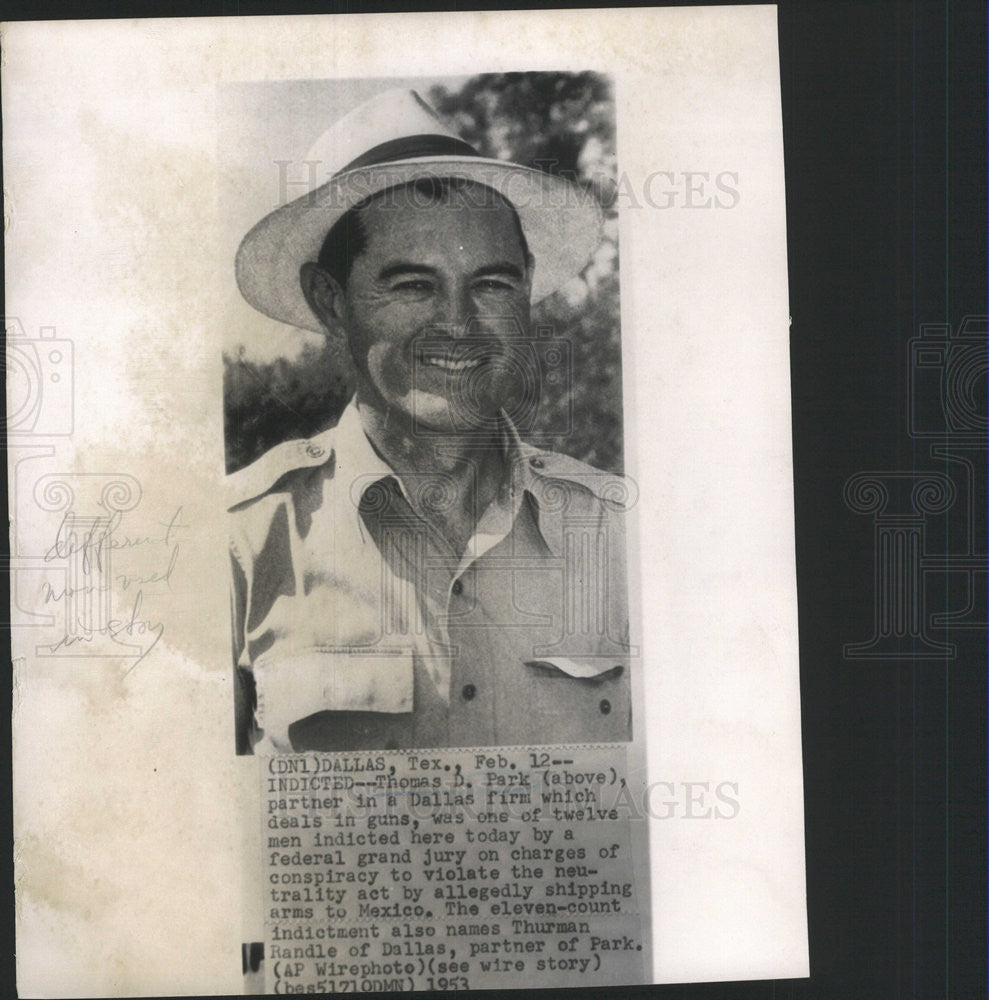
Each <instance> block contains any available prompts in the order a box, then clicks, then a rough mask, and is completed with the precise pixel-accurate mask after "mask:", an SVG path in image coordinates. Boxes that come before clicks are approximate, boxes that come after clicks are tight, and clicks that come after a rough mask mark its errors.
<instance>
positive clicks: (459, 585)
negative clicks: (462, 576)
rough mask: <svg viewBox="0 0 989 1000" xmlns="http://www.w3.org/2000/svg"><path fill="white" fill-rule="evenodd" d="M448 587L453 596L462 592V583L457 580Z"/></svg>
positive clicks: (457, 595)
mask: <svg viewBox="0 0 989 1000" xmlns="http://www.w3.org/2000/svg"><path fill="white" fill-rule="evenodd" d="M450 589H451V591H452V592H453V596H454V597H459V596H460V595H461V594H462V593H463V592H464V585H463V584H462V583H461V582H460V581H459V580H454V581H453V586H452V587H451V588H450Z"/></svg>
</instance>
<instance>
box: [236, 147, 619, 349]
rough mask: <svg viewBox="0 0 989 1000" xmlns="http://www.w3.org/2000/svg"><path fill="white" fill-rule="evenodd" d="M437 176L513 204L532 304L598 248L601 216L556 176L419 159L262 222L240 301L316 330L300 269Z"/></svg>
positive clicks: (340, 179) (453, 159)
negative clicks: (392, 199)
mask: <svg viewBox="0 0 989 1000" xmlns="http://www.w3.org/2000/svg"><path fill="white" fill-rule="evenodd" d="M439 177H463V178H466V179H468V180H471V181H474V182H475V183H478V184H483V185H485V186H486V187H489V188H493V189H494V190H495V191H497V192H499V193H500V194H501V195H502V196H503V197H504V198H505V199H507V200H508V201H509V202H511V203H512V205H513V206H514V207H515V210H516V211H517V212H518V215H519V219H520V221H521V223H522V231H523V232H524V233H525V237H526V240H527V241H528V244H529V250H530V252H531V253H532V255H533V257H534V258H535V261H536V266H535V272H534V275H533V288H532V298H533V301H534V302H538V301H539V300H540V299H543V298H545V297H546V296H547V295H549V294H551V293H552V292H554V291H556V290H557V289H558V288H560V287H562V286H563V285H564V284H566V283H567V282H568V281H569V280H570V279H571V278H574V277H575V276H576V275H578V274H579V273H580V271H581V270H582V268H583V267H584V265H585V264H586V263H587V261H588V260H589V259H590V257H591V254H592V253H593V252H594V250H595V249H596V248H597V245H598V242H599V241H600V237H601V219H602V213H601V208H600V205H599V204H598V202H597V199H596V198H594V196H593V195H592V194H590V193H589V192H587V191H584V190H581V189H580V188H577V187H576V186H575V185H573V184H571V183H570V182H569V181H568V180H566V179H564V178H562V177H556V176H554V175H552V174H547V173H545V172H544V171H541V170H533V169H531V168H530V167H523V166H520V165H518V164H514V163H505V162H502V161H501V160H491V159H486V158H483V157H473V156H445V157H420V158H416V159H410V160H400V161H395V162H392V163H381V164H376V165H374V166H368V167H361V168H358V169H356V170H350V171H346V172H344V173H341V174H338V175H336V176H335V177H333V178H331V180H329V181H328V182H327V183H326V184H324V185H322V186H321V187H319V188H316V189H315V190H313V191H312V192H310V193H308V194H305V195H303V196H302V197H301V198H296V199H295V201H292V202H289V203H288V204H287V205H283V206H282V207H281V208H278V209H276V210H275V211H274V212H272V213H271V214H270V215H266V216H265V217H264V218H263V219H262V220H261V221H260V222H259V223H258V224H257V225H256V226H254V228H253V229H251V231H250V232H249V233H248V234H247V235H246V236H245V237H244V239H243V240H242V242H241V244H240V248H239V249H238V250H237V257H236V275H237V285H238V287H239V288H240V291H241V294H242V295H243V296H244V298H245V299H246V300H247V301H248V302H249V303H250V304H251V305H252V306H253V307H254V308H255V309H257V310H258V311H259V312H261V313H264V315H266V316H270V317H271V318H272V319H276V320H280V321H281V322H283V323H288V324H290V325H292V326H296V327H300V328H301V329H305V330H317V331H318V330H319V329H320V324H319V321H318V320H317V319H316V317H315V315H314V314H313V312H312V310H311V309H310V308H309V305H308V303H307V302H306V300H305V297H304V296H303V294H302V288H301V285H300V283H299V269H300V267H301V266H302V264H304V263H305V262H306V261H315V260H316V258H317V257H318V256H319V251H320V248H321V247H322V245H323V241H324V239H325V238H326V234H327V233H328V232H329V230H330V229H331V227H332V226H333V224H334V223H335V222H336V220H337V219H338V218H340V216H341V215H343V214H344V213H345V212H346V211H347V210H348V209H351V208H353V207H354V206H355V205H357V204H358V203H359V202H361V201H363V200H364V199H365V198H367V197H369V196H370V195H372V194H375V193H377V192H379V191H383V190H385V189H386V188H392V187H396V186H398V185H402V184H407V183H409V182H410V181H415V180H419V179H421V178H439Z"/></svg>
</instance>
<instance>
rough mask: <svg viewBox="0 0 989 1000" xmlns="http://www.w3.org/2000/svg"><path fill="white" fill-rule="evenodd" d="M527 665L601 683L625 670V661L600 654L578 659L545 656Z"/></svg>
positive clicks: (530, 661)
mask: <svg viewBox="0 0 989 1000" xmlns="http://www.w3.org/2000/svg"><path fill="white" fill-rule="evenodd" d="M525 665H526V666H527V667H532V668H533V669H536V670H543V671H550V672H554V673H558V674H563V675H565V676H567V677H575V678H577V679H578V680H582V681H591V682H592V683H599V682H601V681H605V680H612V679H614V678H616V677H621V675H622V674H623V673H624V672H625V665H624V664H623V663H615V661H614V660H612V659H606V658H603V657H600V656H594V657H587V658H582V659H578V660H574V659H569V658H568V657H565V656H552V657H549V656H545V657H541V658H540V659H538V660H526V661H525Z"/></svg>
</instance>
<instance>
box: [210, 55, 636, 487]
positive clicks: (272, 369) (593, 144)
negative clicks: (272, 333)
mask: <svg viewBox="0 0 989 1000" xmlns="http://www.w3.org/2000/svg"><path fill="white" fill-rule="evenodd" d="M429 100H430V102H431V103H432V105H433V107H435V108H436V110H437V111H438V112H439V114H440V115H441V116H442V117H444V118H445V119H446V120H447V121H449V122H450V124H451V125H452V126H453V128H454V129H455V130H456V131H457V132H458V133H459V134H460V135H462V136H463V137H464V138H465V139H466V140H467V141H468V142H469V143H471V145H473V146H474V147H475V148H476V149H477V150H478V151H479V152H480V153H481V154H482V155H483V156H489V157H493V158H495V159H501V160H511V161H513V162H516V163H523V164H527V165H528V166H532V167H534V168H536V169H539V170H545V171H548V172H549V173H553V174H559V175H560V176H563V177H566V178H568V179H569V180H571V181H572V182H573V183H574V184H576V185H578V186H579V187H581V188H583V189H584V190H585V191H587V192H590V193H592V194H593V195H594V196H595V197H597V198H598V200H599V202H600V203H601V205H602V208H603V210H604V216H605V224H604V232H603V238H602V242H601V245H600V246H599V248H598V250H597V251H596V252H595V254H594V256H593V258H592V259H591V260H590V261H589V262H588V264H587V265H586V267H585V268H584V270H583V271H582V272H581V274H580V275H579V276H577V277H575V278H574V279H573V280H572V281H571V282H570V283H569V284H567V285H566V286H565V287H564V288H562V289H560V290H559V291H558V292H556V293H554V294H553V295H551V296H550V297H549V298H547V299H544V300H543V301H542V302H540V303H539V304H538V305H537V306H536V307H535V308H534V310H533V328H534V329H536V328H540V329H541V330H543V331H545V330H546V329H549V330H551V334H550V336H551V338H552V339H557V340H564V341H566V342H567V343H568V344H569V352H568V353H569V355H570V357H571V359H572V362H573V367H572V372H571V373H570V377H569V378H555V379H551V378H548V377H543V378H541V379H540V380H539V399H538V406H537V407H536V409H535V417H534V420H533V424H532V427H531V428H530V429H529V432H528V433H523V437H525V438H528V439H530V440H532V441H533V442H534V443H537V444H539V445H540V446H541V447H549V448H552V449H553V450H555V451H561V452H565V453H566V454H569V455H572V456H574V457H575V458H579V459H581V460H583V461H585V462H589V463H590V464H591V465H594V466H597V467H598V468H601V469H607V470H609V471H614V472H621V471H622V469H623V458H622V375H621V331H620V328H619V293H618V225H617V212H616V211H615V208H614V195H615V190H616V166H615V138H614V135H615V129H614V103H613V99H612V94H611V87H610V82H609V81H608V79H607V78H606V77H603V76H601V75H599V74H596V73H489V74H483V75H480V76H475V77H471V78H470V79H468V80H467V81H466V82H465V83H464V84H463V85H462V86H460V87H459V88H457V89H449V88H447V87H445V86H442V85H437V86H434V87H432V88H431V90H430V92H429ZM537 353H539V354H541V355H542V354H544V353H545V351H539V352H537ZM223 360H224V396H225V430H226V446H227V469H228V471H234V470H236V469H239V468H241V467H242V466H244V465H247V464H248V463H249V462H252V461H253V460H254V459H255V458H257V457H258V456H259V455H261V454H262V453H263V452H265V451H266V450H267V449H269V448H271V447H273V446H274V445H276V444H278V443H279V442H280V441H284V440H287V439H289V438H295V437H311V436H312V435H313V434H315V433H316V432H318V431H320V430H322V429H324V428H326V427H329V426H332V425H333V424H334V423H335V422H336V421H337V419H338V418H339V415H340V413H341V411H342V410H343V407H344V406H345V405H346V403H347V400H348V399H349V398H350V395H351V393H352V391H353V374H352V371H351V370H350V369H349V367H348V366H347V364H346V363H342V359H341V358H340V357H339V355H338V353H336V352H332V351H330V350H329V349H324V348H320V347H314V346H311V345H307V346H306V347H304V348H303V350H302V352H301V354H300V355H299V356H298V357H297V358H294V359H292V360H286V359H279V360H277V361H275V362H273V363H271V364H256V363H252V362H250V361H249V360H248V359H247V358H246V357H245V356H244V352H243V350H242V349H241V351H240V352H239V353H238V354H237V355H236V356H231V355H228V354H225V355H224V359H223ZM542 374H543V375H544V376H546V375H548V374H549V371H548V370H545V371H544V372H543V373H542Z"/></svg>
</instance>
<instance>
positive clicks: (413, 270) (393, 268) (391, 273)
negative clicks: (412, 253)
mask: <svg viewBox="0 0 989 1000" xmlns="http://www.w3.org/2000/svg"><path fill="white" fill-rule="evenodd" d="M435 273H436V271H435V269H434V268H432V267H426V266H425V265H424V264H410V263H404V262H399V263H398V264H389V265H388V266H387V267H383V268H382V269H381V270H380V271H379V272H378V280H379V281H387V280H388V279H389V278H394V277H395V276H396V275H399V274H435Z"/></svg>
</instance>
